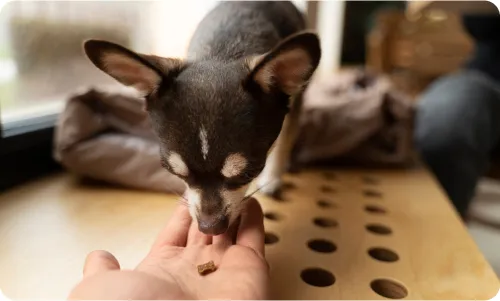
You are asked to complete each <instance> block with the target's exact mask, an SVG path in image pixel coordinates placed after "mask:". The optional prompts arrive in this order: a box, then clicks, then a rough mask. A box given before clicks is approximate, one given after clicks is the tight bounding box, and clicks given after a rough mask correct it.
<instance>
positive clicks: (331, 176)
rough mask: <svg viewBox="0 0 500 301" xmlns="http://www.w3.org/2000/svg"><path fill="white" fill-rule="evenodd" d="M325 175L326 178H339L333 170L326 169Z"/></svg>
mask: <svg viewBox="0 0 500 301" xmlns="http://www.w3.org/2000/svg"><path fill="white" fill-rule="evenodd" d="M323 177H324V178H325V179H326V180H335V179H336V178H337V176H336V175H335V174H334V173H333V172H331V171H325V172H324V173H323Z"/></svg>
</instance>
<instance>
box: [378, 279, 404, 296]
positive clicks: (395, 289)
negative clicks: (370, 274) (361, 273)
mask: <svg viewBox="0 0 500 301" xmlns="http://www.w3.org/2000/svg"><path fill="white" fill-rule="evenodd" d="M370 287H371V288H372V290H373V291H374V292H375V293H377V294H379V295H380V296H382V297H385V298H389V299H403V298H405V297H406V296H408V290H407V289H406V287H404V285H402V284H400V283H397V282H396V281H393V280H389V279H376V280H373V281H372V282H371V283H370Z"/></svg>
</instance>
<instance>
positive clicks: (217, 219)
mask: <svg viewBox="0 0 500 301" xmlns="http://www.w3.org/2000/svg"><path fill="white" fill-rule="evenodd" d="M228 227H229V218H228V217H227V216H226V215H209V214H203V213H202V214H200V215H199V216H198V229H199V230H200V232H202V233H204V234H207V235H220V234H223V233H224V232H226V230H227V228H228Z"/></svg>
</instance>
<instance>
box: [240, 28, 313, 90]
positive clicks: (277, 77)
mask: <svg viewBox="0 0 500 301" xmlns="http://www.w3.org/2000/svg"><path fill="white" fill-rule="evenodd" d="M320 59H321V47H320V41H319V38H318V36H317V35H316V34H314V33H310V32H304V33H299V34H296V35H293V36H291V37H289V38H287V39H285V40H284V41H283V42H281V43H280V44H279V45H278V46H276V47H275V48H274V49H273V50H271V51H270V52H268V53H266V54H264V55H261V56H256V57H252V58H250V59H248V60H247V65H248V67H249V68H250V70H251V71H250V78H249V80H251V81H253V82H255V83H257V84H258V85H259V86H260V87H261V89H262V90H263V91H264V92H266V93H269V92H271V91H273V90H275V89H278V90H280V91H282V92H284V93H285V94H287V95H294V94H297V93H298V92H300V91H301V90H302V88H303V87H304V85H305V84H306V83H307V82H308V81H309V79H310V78H311V76H312V75H313V73H314V71H315V70H316V68H317V67H318V64H319V61H320Z"/></svg>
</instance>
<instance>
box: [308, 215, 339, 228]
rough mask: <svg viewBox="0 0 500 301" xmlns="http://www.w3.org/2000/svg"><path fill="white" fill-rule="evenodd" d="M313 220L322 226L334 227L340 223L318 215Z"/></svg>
mask: <svg viewBox="0 0 500 301" xmlns="http://www.w3.org/2000/svg"><path fill="white" fill-rule="evenodd" d="M313 222H314V224H315V225H316V226H318V227H321V228H333V227H337V226H338V225H339V224H338V223H337V221H336V220H333V219H331V218H326V217H316V218H315V219H314V220H313Z"/></svg>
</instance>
